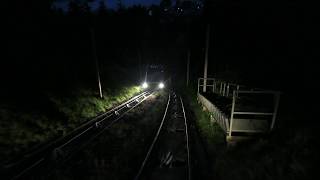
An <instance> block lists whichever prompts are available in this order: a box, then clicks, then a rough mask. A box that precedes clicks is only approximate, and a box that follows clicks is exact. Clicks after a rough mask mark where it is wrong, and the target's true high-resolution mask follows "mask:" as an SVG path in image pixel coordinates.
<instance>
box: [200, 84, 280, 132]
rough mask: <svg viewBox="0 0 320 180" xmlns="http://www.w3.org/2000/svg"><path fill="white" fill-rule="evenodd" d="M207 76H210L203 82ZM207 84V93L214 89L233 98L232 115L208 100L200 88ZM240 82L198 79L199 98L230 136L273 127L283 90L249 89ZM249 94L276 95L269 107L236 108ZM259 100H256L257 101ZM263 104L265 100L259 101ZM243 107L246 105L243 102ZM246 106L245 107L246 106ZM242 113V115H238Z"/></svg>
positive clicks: (218, 93)
mask: <svg viewBox="0 0 320 180" xmlns="http://www.w3.org/2000/svg"><path fill="white" fill-rule="evenodd" d="M204 80H207V82H206V83H204ZM204 84H206V86H207V87H208V88H207V93H214V94H217V95H219V96H223V97H226V98H229V99H231V100H232V104H231V110H230V114H229V116H228V115H227V114H225V113H223V112H222V111H221V110H220V109H219V108H218V107H217V106H216V105H215V104H214V102H211V101H210V100H208V99H207V98H206V97H205V96H204V95H203V94H202V93H203V91H200V88H201V87H203V86H204ZM248 89H250V88H248V87H246V86H242V85H239V84H234V83H228V82H224V81H221V80H217V79H215V78H206V79H205V78H199V79H198V101H199V102H201V104H202V105H203V106H204V107H205V108H206V109H207V110H208V111H209V112H210V114H211V117H212V118H213V119H214V121H215V122H217V123H218V124H219V125H220V127H221V128H222V129H223V130H224V131H225V133H226V134H228V136H233V134H232V133H236V132H238V133H266V132H269V131H271V130H272V129H273V128H274V124H275V121H276V118H277V112H278V108H279V101H280V94H281V93H280V92H279V91H267V90H263V89H250V90H248ZM246 95H258V96H260V95H269V96H272V97H273V102H272V107H271V112H270V111H247V110H244V111H243V110H241V108H238V109H236V107H237V106H241V105H240V103H238V102H239V100H240V99H241V97H243V96H246ZM255 103H257V102H255ZM255 103H251V104H249V105H248V106H251V107H255V106H256V105H257V104H255ZM258 103H260V104H263V102H258ZM242 108H243V105H242ZM244 109H245V108H244ZM237 116H242V117H240V118H239V117H237Z"/></svg>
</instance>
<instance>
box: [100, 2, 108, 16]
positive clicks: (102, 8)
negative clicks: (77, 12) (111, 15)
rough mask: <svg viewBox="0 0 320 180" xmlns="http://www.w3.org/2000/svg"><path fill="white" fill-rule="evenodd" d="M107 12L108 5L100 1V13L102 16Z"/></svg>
mask: <svg viewBox="0 0 320 180" xmlns="http://www.w3.org/2000/svg"><path fill="white" fill-rule="evenodd" d="M106 12H107V7H106V3H105V1H103V0H100V2H99V7H98V13H99V14H100V15H104V14H106Z"/></svg>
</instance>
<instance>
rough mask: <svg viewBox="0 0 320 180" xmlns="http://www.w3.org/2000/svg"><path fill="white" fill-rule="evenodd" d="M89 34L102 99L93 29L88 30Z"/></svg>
mask: <svg viewBox="0 0 320 180" xmlns="http://www.w3.org/2000/svg"><path fill="white" fill-rule="evenodd" d="M90 32H91V43H92V53H93V58H94V60H95V64H96V71H97V79H98V87H99V95H100V98H103V95H102V88H101V81H100V71H99V62H98V56H97V49H96V40H95V34H94V29H93V28H91V29H90Z"/></svg>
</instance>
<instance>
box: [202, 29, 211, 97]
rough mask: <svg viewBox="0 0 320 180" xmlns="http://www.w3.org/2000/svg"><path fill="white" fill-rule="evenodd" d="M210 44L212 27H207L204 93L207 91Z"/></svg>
mask: <svg viewBox="0 0 320 180" xmlns="http://www.w3.org/2000/svg"><path fill="white" fill-rule="evenodd" d="M209 42H210V25H209V24H208V26H207V36H206V52H205V58H204V71H203V78H204V79H203V92H206V91H207V75H208V56H209Z"/></svg>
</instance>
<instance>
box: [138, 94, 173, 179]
mask: <svg viewBox="0 0 320 180" xmlns="http://www.w3.org/2000/svg"><path fill="white" fill-rule="evenodd" d="M169 104H170V94H169V97H168V102H167V106H166V109H165V111H164V114H163V117H162V120H161V123H160V126H159V128H158V131H157V134H156V136H155V138H154V139H153V141H152V143H151V146H150V147H149V149H148V152H147V155H146V157H145V158H144V160H143V162H142V164H141V166H140V169H139V171H138V173H137V175H136V176H135V178H134V179H135V180H138V179H139V177H140V175H141V173H142V171H143V169H144V166H145V165H146V163H147V161H148V159H149V156H150V154H151V152H152V150H153V147H154V145H155V143H156V141H157V140H158V137H159V134H160V132H161V129H162V126H163V124H164V120H165V119H166V116H167V112H168V107H169Z"/></svg>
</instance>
